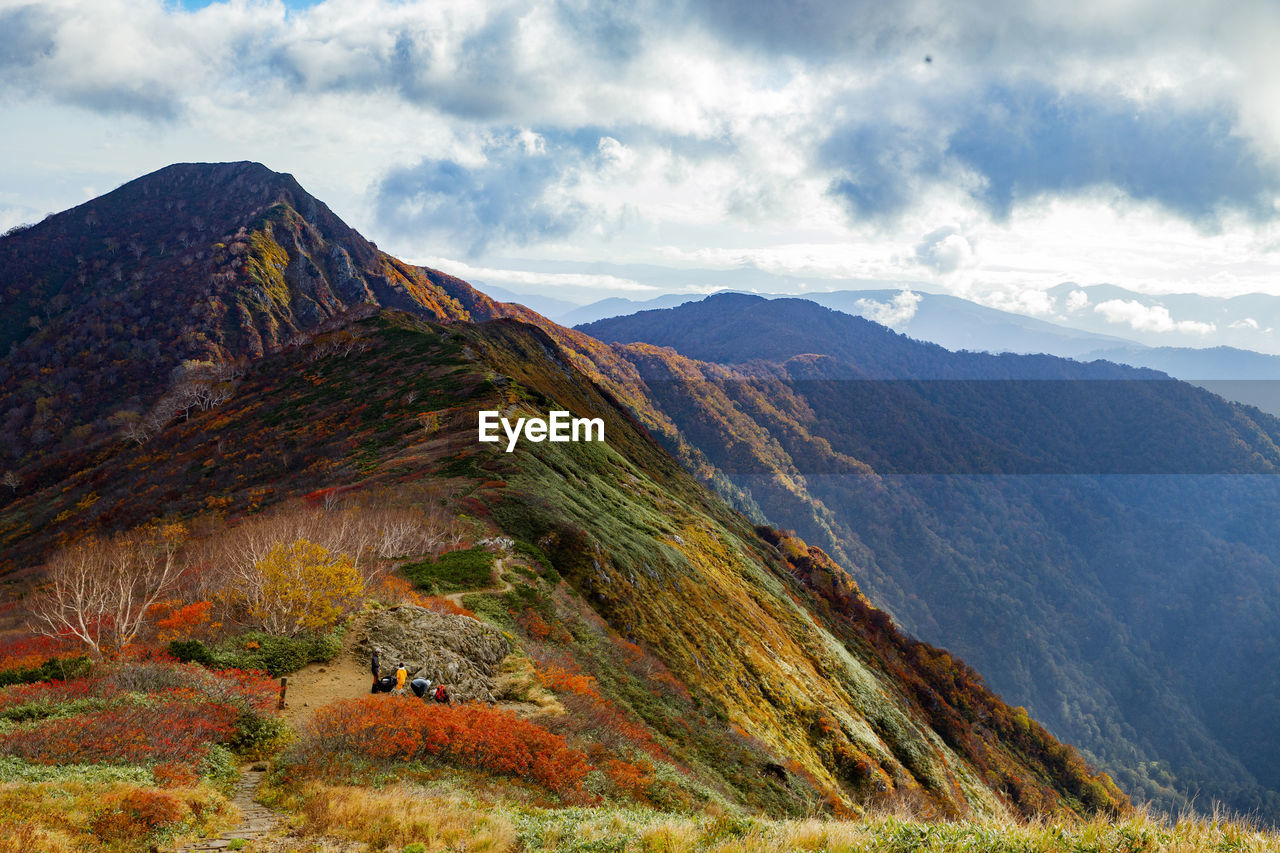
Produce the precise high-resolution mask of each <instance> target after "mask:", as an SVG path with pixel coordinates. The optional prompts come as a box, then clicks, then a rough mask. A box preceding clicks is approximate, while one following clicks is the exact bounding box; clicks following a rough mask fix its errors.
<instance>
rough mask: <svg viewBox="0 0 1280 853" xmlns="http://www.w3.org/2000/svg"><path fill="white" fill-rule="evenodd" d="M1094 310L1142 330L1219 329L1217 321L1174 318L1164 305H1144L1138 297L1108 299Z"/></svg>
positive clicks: (1109, 319) (1199, 332)
mask: <svg viewBox="0 0 1280 853" xmlns="http://www.w3.org/2000/svg"><path fill="white" fill-rule="evenodd" d="M1093 310H1094V311H1096V312H1098V313H1099V314H1101V315H1102V316H1103V317H1104V318H1106V320H1107V322H1109V323H1124V324H1126V325H1128V326H1129V327H1130V328H1132V329H1136V330H1137V331H1140V332H1180V333H1182V334H1188V335H1209V334H1212V333H1213V332H1215V331H1217V329H1218V326H1217V324H1215V323H1203V322H1200V321H1199V320H1174V319H1173V316H1172V315H1171V314H1170V313H1169V309H1168V308H1165V307H1164V306H1163V305H1143V304H1142V303H1141V302H1139V301H1137V300H1136V299H1108V300H1107V301H1106V302H1099V303H1098V304H1097V305H1095V306H1093Z"/></svg>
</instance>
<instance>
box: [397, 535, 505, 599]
mask: <svg viewBox="0 0 1280 853" xmlns="http://www.w3.org/2000/svg"><path fill="white" fill-rule="evenodd" d="M492 567H493V553H492V552H490V551H487V550H485V549H484V548H483V547H481V546H476V547H475V548H467V549H465V550H461V551H450V552H448V553H447V554H443V555H441V557H440V559H438V560H422V561H420V562H416V563H405V564H404V565H403V566H401V567H400V570H401V571H402V572H404V576H405V577H407V578H408V579H409V580H410V581H412V582H413V583H414V585H416V586H417V587H418V588H419V589H425V590H431V591H433V592H460V591H462V590H467V589H481V588H483V587H486V586H488V585H489V584H490V583H491V582H492V579H493V571H492Z"/></svg>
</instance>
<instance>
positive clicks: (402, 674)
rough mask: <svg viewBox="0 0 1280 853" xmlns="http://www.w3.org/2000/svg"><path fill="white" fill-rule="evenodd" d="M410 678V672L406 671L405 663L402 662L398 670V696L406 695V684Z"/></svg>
mask: <svg viewBox="0 0 1280 853" xmlns="http://www.w3.org/2000/svg"><path fill="white" fill-rule="evenodd" d="M408 678H409V670H407V669H405V666H404V661H401V662H400V666H399V668H397V669H396V695H397V696H403V695H404V683H405V681H406V680H408Z"/></svg>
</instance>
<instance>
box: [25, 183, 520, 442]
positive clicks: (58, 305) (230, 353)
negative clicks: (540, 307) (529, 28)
mask: <svg viewBox="0 0 1280 853" xmlns="http://www.w3.org/2000/svg"><path fill="white" fill-rule="evenodd" d="M0 294H3V299H4V305H3V308H4V310H3V313H2V314H0V318H2V319H0V348H3V349H4V350H5V351H7V352H8V355H7V357H6V358H5V360H4V364H3V367H0V399H3V400H4V404H3V406H4V409H5V410H4V411H3V412H0V439H2V440H0V464H9V465H14V464H18V463H20V462H21V461H22V460H23V459H25V458H28V455H29V454H30V453H31V452H33V451H36V450H38V451H39V452H41V453H49V452H58V451H63V450H67V449H71V448H74V447H76V446H79V445H81V444H83V443H84V442H86V441H91V440H94V439H96V438H101V437H103V436H105V435H108V434H110V433H111V432H113V431H115V430H117V429H118V428H119V427H120V425H121V424H122V423H126V422H128V421H130V419H134V420H136V419H137V418H139V417H141V416H143V415H144V414H145V412H146V409H147V407H148V406H149V405H150V404H151V403H152V402H154V398H155V396H156V393H155V392H156V390H157V389H158V388H161V387H165V386H167V385H168V384H170V383H171V382H172V381H173V380H174V379H176V378H177V377H174V376H173V373H174V371H175V370H176V369H178V368H180V367H181V366H182V365H183V364H184V362H211V363H224V364H225V363H229V362H234V361H235V360H237V359H243V358H256V357H259V356H261V355H262V354H263V353H265V352H269V351H272V350H275V349H278V348H279V347H281V346H284V345H286V344H287V343H288V342H289V341H290V340H292V339H293V338H294V337H295V336H297V335H299V334H305V333H306V332H308V331H311V330H314V329H317V328H319V327H320V326H321V325H322V324H323V323H325V322H326V321H327V320H329V319H331V318H333V317H335V316H338V315H340V314H342V313H344V312H346V311H348V310H350V309H351V308H353V307H355V306H362V305H365V306H384V307H393V308H401V309H405V310H412V311H414V312H416V313H419V314H421V315H422V316H425V317H430V318H432V319H438V320H470V319H476V320H482V319H489V318H491V317H494V316H498V315H499V314H503V315H506V314H518V313H519V312H520V311H523V310H524V309H518V308H510V309H508V308H504V309H499V308H497V304H496V303H495V302H494V301H493V300H491V299H489V298H488V297H487V296H484V295H482V294H480V293H479V292H477V291H475V290H474V289H472V288H471V287H470V286H469V285H467V284H466V283H465V282H463V281H461V280H459V279H455V278H453V277H451V276H447V275H444V274H442V273H438V272H435V271H432V270H427V269H425V268H421V267H413V266H410V265H408V264H405V263H403V262H401V261H398V260H396V259H395V258H392V257H390V256H389V255H386V254H384V253H382V252H380V251H379V250H378V249H377V247H376V246H374V245H373V244H372V243H370V242H368V241H367V240H365V239H364V238H363V237H361V236H360V235H359V234H357V233H356V232H355V231H354V230H352V229H351V228H350V227H348V226H347V225H346V224H345V223H343V222H342V221H341V220H339V219H338V218H337V217H336V216H334V215H333V213H332V212H331V211H330V210H329V209H328V208H327V207H325V205H324V204H322V203H321V202H319V201H318V200H316V199H315V198H313V197H312V196H311V195H310V194H308V193H307V192H306V191H305V190H303V189H302V187H300V186H299V185H298V183H297V181H295V180H294V179H293V178H292V177H291V176H289V175H282V174H278V173H275V172H272V171H270V170H269V169H267V168H266V167H264V166H262V165H260V164H256V163H222V164H180V165H175V166H170V167H167V168H165V169H161V170H159V171H157V172H155V173H153V174H150V175H147V176H144V177H142V178H139V179H137V180H135V181H131V182H129V183H127V184H125V185H123V186H121V187H120V188H118V189H116V190H114V191H113V192H110V193H108V194H107V195H104V196H102V197H100V198H96V199H94V200H92V201H89V202H86V203H85V204H82V205H80V206H78V207H74V208H72V209H70V210H67V211H64V212H62V213H59V214H57V215H54V216H50V217H48V218H46V219H45V220H44V221H42V222H40V223H39V224H36V225H33V226H31V227H30V228H27V229H25V230H22V231H20V232H19V233H16V234H11V235H10V236H9V237H8V238H6V239H4V240H0ZM526 313H529V312H526Z"/></svg>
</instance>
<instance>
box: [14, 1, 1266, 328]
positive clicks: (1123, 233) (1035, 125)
mask: <svg viewBox="0 0 1280 853" xmlns="http://www.w3.org/2000/svg"><path fill="white" fill-rule="evenodd" d="M1277 43H1280V5H1278V4H1276V3H1274V2H1247V0H1244V2H1234V3H1232V4H1230V5H1229V7H1228V6H1227V5H1226V4H1221V3H1216V2H1196V1H1195V0H1183V2H1168V0H1161V2H1125V0H1105V2H1095V1H1094V0H1074V2H1071V3H1062V2H1053V3H1047V2H1046V3H1037V2H1025V0H1014V1H1013V2H1008V0H1005V2H1002V0H983V1H982V2H977V0H970V1H969V2H966V0H908V2H902V3H893V4H889V3H884V2H856V0H855V2H850V0H794V2H789V3H776V2H764V0H640V1H639V2H634V3H619V2H608V0H560V2H525V0H515V2H501V1H499V2H487V3H486V2H476V0H460V2H453V0H428V2H416V0H326V2H319V3H306V2H296V0H295V2H288V3H282V2H280V0H229V2H217V3H206V2H198V0H189V2H181V3H179V2H172V0H170V2H155V1H154V0H41V2H39V3H32V2H28V1H27V0H0V126H2V127H3V132H2V133H0V229H3V228H7V227H9V226H11V225H14V224H17V223H20V222H28V221H32V220H35V219H39V218H40V217H42V216H43V215H44V214H45V213H47V212H50V211H55V210H61V209H64V208H66V207H68V206H71V205H73V204H77V203H79V202H81V201H84V200H86V199H87V198H90V197H92V196H94V195H96V194H100V193H102V192H105V191H107V190H110V189H112V188H113V187H115V186H117V185H119V184H120V183H123V182H124V181H126V180H129V179H131V178H134V177H136V176H138V175H140V174H143V173H145V172H149V171H151V170H154V169H156V168H159V167H161V166H164V165H166V164H168V163H171V162H175V161H190V160H241V159H251V160H257V161H260V162H263V163H265V164H266V165H268V166H270V167H271V168H273V169H276V170H279V171H286V172H292V173H293V174H294V175H295V176H296V177H297V178H298V179H299V180H300V181H301V182H302V184H303V185H304V186H305V187H307V188H308V189H309V190H311V191H312V192H313V193H314V194H315V195H317V196H319V197H320V198H322V199H323V200H325V201H327V202H328V203H329V204H330V206H331V207H333V208H334V210H335V211H336V212H338V213H339V215H341V216H342V217H344V218H345V219H346V220H347V221H348V222H350V223H351V224H352V225H353V226H355V227H356V228H357V229H358V230H360V231H361V232H362V233H364V234H365V235H367V236H368V237H370V238H371V239H373V240H375V241H376V242H377V243H378V244H379V245H380V246H381V247H382V248H383V249H386V250H388V251H391V252H392V253H394V254H397V255H399V256H401V257H404V258H407V259H410V260H414V261H418V262H422V263H429V264H431V265H434V266H438V267H441V268H443V269H446V270H448V271H451V272H454V273H457V274H460V275H463V276H465V277H469V278H471V279H473V280H481V281H485V282H490V283H494V284H501V285H504V286H507V287H510V288H512V289H516V290H526V291H529V290H539V291H542V292H545V293H553V294H555V293H558V294H559V295H561V296H564V297H566V298H571V299H578V300H582V299H584V298H585V297H587V296H591V295H600V294H602V293H606V292H612V293H615V294H616V295H622V296H629V297H632V298H644V297H646V296H652V295H655V294H656V293H657V292H659V291H660V290H665V289H680V288H687V289H695V288H700V287H701V288H711V287H722V286H725V285H726V284H728V285H731V286H735V285H736V286H741V287H751V286H755V284H757V283H760V282H763V283H764V284H765V285H767V286H769V287H771V288H775V289H776V288H777V287H782V286H785V287H787V288H790V289H792V290H795V291H802V290H803V289H806V288H807V289H811V290H826V289H832V288H836V287H847V286H849V285H850V284H851V282H853V283H857V282H865V281H869V280H874V281H880V282H891V283H911V285H912V286H913V287H915V288H917V289H925V290H930V289H931V290H936V291H947V292H952V293H957V294H960V295H965V296H969V297H971V298H977V299H980V300H981V301H984V302H986V303H987V304H991V305H998V306H1002V307H1006V308H1011V309H1017V310H1022V311H1025V312H1029V313H1032V314H1035V315H1037V316H1041V317H1044V318H1047V319H1053V318H1055V317H1060V316H1063V315H1064V312H1066V311H1068V307H1069V306H1067V304H1066V298H1065V297H1062V298H1055V297H1053V296H1052V295H1050V294H1047V293H1046V291H1047V290H1048V289H1049V288H1050V287H1053V286H1055V285H1059V284H1061V283H1063V282H1068V281H1069V282H1075V283H1078V284H1080V285H1093V284H1100V283H1109V284H1114V285H1119V286H1121V287H1125V288H1128V289H1130V290H1133V291H1138V292H1142V293H1148V294H1159V293H1170V292H1196V293H1201V294H1211V295H1235V294H1241V293H1247V292H1254V291H1262V292H1268V293H1277V294H1280V275H1277V273H1278V272H1280V229H1278V228H1277V227H1276V225H1275V219H1276V207H1277V197H1278V195H1280V110H1277V109H1275V104H1276V103H1278V102H1280V51H1277V50H1276V49H1275V45H1276V44H1277ZM1063 292H1065V291H1063ZM1071 292H1075V291H1071ZM1078 298H1079V297H1077V299H1078ZM1113 301H1114V300H1113ZM1120 301H1124V300H1120ZM1150 301H1151V300H1148V302H1150ZM1135 304H1136V303H1135ZM1143 307H1144V308H1146V309H1150V307H1151V306H1150V305H1147V304H1144V306H1143ZM1097 308H1098V306H1096V305H1092V304H1090V303H1087V302H1086V303H1085V304H1083V305H1076V306H1075V309H1071V310H1077V309H1079V310H1085V311H1090V310H1092V311H1093V312H1094V314H1093V315H1091V316H1092V318H1093V319H1094V320H1096V321H1097V322H1100V323H1104V324H1109V325H1110V326H1111V327H1114V329H1115V331H1116V332H1117V333H1122V332H1123V331H1124V330H1125V329H1126V328H1129V327H1131V326H1133V327H1134V328H1136V326H1135V325H1134V324H1135V323H1145V324H1147V325H1148V326H1151V324H1152V322H1153V321H1152V320H1151V317H1150V310H1147V311H1146V312H1145V313H1144V312H1143V311H1140V310H1139V309H1136V308H1130V309H1126V308H1124V307H1123V306H1121V307H1116V306H1115V305H1113V306H1112V307H1111V309H1108V311H1102V312H1099V311H1097ZM1201 319H1202V318H1196V317H1178V316H1176V315H1174V316H1170V318H1169V320H1168V323H1167V324H1165V325H1167V326H1168V328H1169V329H1171V330H1173V331H1178V330H1179V329H1181V331H1182V332H1186V333H1189V334H1192V335H1194V334H1195V329H1194V327H1192V326H1187V325H1185V324H1187V323H1195V322H1200V320H1201ZM1161 322H1163V321H1157V322H1156V325H1157V326H1159V325H1160V324H1161ZM1179 324H1183V325H1182V326H1181V327H1180V326H1179Z"/></svg>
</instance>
